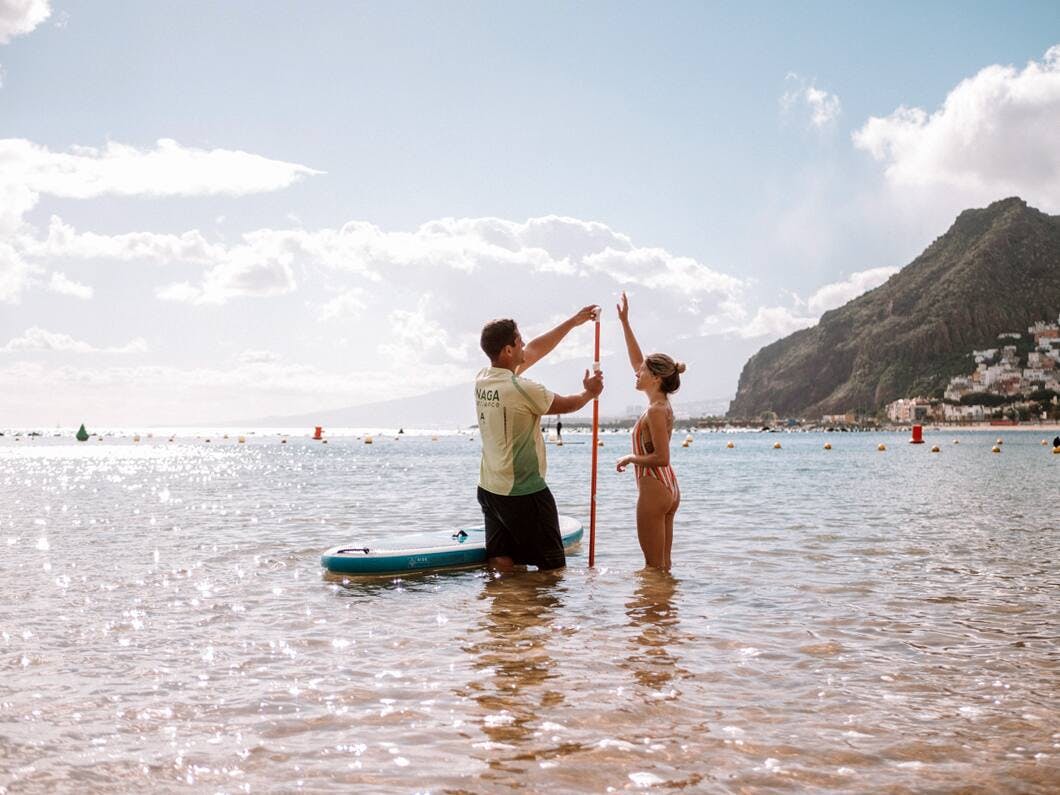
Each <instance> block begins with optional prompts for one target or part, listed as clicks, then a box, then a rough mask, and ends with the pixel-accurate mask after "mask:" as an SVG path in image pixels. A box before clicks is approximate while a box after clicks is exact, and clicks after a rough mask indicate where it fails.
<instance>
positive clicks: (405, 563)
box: [320, 516, 583, 574]
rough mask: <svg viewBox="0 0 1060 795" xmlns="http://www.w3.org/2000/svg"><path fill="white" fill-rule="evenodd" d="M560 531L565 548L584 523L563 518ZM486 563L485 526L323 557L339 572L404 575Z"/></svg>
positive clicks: (400, 538)
mask: <svg viewBox="0 0 1060 795" xmlns="http://www.w3.org/2000/svg"><path fill="white" fill-rule="evenodd" d="M559 532H560V535H561V536H562V537H563V546H564V548H565V549H569V548H570V547H572V546H574V545H575V544H577V543H578V542H579V541H581V540H582V533H583V530H582V525H581V522H579V521H578V520H577V519H574V518H572V517H570V516H561V517H559ZM485 562H486V532H485V528H484V527H468V528H464V529H463V530H457V531H456V532H455V533H417V534H416V535H407V536H397V537H395V538H388V539H382V540H379V541H371V542H366V543H365V544H363V545H359V544H357V543H356V542H355V543H351V544H344V545H343V546H340V547H334V548H333V549H329V550H328V551H327V552H325V553H324V554H323V555H321V556H320V564H321V565H322V566H323V567H324V568H325V569H327V570H328V571H329V572H333V573H335V574H400V573H402V572H409V571H419V570H422V569H447V568H460V567H464V566H477V565H482V564H484V563H485Z"/></svg>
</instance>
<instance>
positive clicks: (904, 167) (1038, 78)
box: [853, 45, 1060, 209]
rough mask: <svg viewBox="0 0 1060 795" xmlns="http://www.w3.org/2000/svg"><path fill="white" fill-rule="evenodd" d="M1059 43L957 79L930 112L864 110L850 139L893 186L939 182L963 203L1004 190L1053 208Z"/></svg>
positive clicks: (1059, 173) (1059, 121)
mask: <svg viewBox="0 0 1060 795" xmlns="http://www.w3.org/2000/svg"><path fill="white" fill-rule="evenodd" d="M1058 130H1060V45H1057V46H1054V47H1052V48H1051V49H1049V51H1048V52H1046V54H1045V57H1044V58H1043V59H1042V61H1041V62H1036V61H1031V62H1029V63H1028V64H1027V66H1026V67H1025V68H1024V69H1023V70H1018V69H1016V68H1015V67H1012V66H1000V65H992V66H987V67H986V68H984V69H981V70H980V71H979V72H978V73H977V74H975V75H974V76H972V77H970V78H967V79H965V80H963V81H961V82H960V83H959V84H958V85H957V86H956V87H954V88H953V90H951V91H950V92H949V94H948V95H947V96H946V100H945V101H944V102H943V104H942V107H940V108H939V109H938V110H936V111H935V112H933V113H930V114H929V113H928V112H927V111H925V110H923V109H921V108H909V107H905V106H902V107H899V108H898V109H897V110H895V111H894V113H892V114H891V115H890V116H886V117H882V118H881V117H875V116H874V117H871V118H870V119H869V120H868V121H867V122H865V124H864V125H863V126H862V127H861V128H860V129H859V130H857V131H855V132H854V133H853V141H854V145H855V146H856V147H858V148H859V149H863V150H864V151H866V152H868V153H869V154H870V155H872V157H873V158H875V159H876V160H878V161H880V162H882V163H885V164H886V172H885V173H886V177H887V180H888V181H889V183H891V184H892V185H894V186H898V187H910V186H916V187H926V186H940V187H944V188H948V189H958V190H960V191H962V192H963V193H964V194H965V195H966V197H967V198H966V199H965V202H964V203H965V206H968V204H971V203H973V202H979V201H990V200H993V199H997V198H1001V197H1003V196H1007V195H1011V194H1019V195H1021V196H1023V197H1024V198H1026V199H1028V200H1030V201H1032V202H1035V203H1038V204H1046V205H1048V206H1050V207H1051V208H1054V209H1055V208H1057V207H1060V135H1058V134H1057V131H1058Z"/></svg>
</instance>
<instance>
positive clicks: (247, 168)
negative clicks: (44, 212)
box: [0, 138, 323, 233]
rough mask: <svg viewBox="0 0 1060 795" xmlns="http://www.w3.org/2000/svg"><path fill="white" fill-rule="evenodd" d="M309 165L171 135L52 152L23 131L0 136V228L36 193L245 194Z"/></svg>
mask: <svg viewBox="0 0 1060 795" xmlns="http://www.w3.org/2000/svg"><path fill="white" fill-rule="evenodd" d="M320 173H323V172H320V171H316V170H314V169H311V168H309V167H307V166H302V165H298V164H297V163H286V162H283V161H280V160H270V159H268V158H265V157H262V156H261V155H254V154H250V153H248V152H241V151H235V150H229V149H197V148H194V147H187V146H182V145H181V144H179V143H177V142H176V141H173V140H171V139H168V138H163V139H160V140H159V141H157V142H156V144H155V147H154V148H153V149H137V148H136V147H133V146H128V145H126V144H120V143H116V142H113V141H112V142H109V143H108V144H107V145H106V146H105V147H103V148H102V149H94V148H90V147H84V146H78V147H73V148H72V149H71V150H70V151H69V152H52V151H51V150H49V149H48V148H47V147H45V146H41V145H39V144H35V143H33V142H32V141H27V140H25V139H22V138H5V139H0V207H3V209H0V233H3V232H4V231H10V230H14V229H17V228H18V227H19V226H20V224H21V222H22V218H23V216H24V215H25V213H26V212H27V211H28V210H30V209H32V208H33V207H34V206H36V204H37V202H38V201H39V199H40V196H41V195H49V196H60V197H63V198H70V199H89V198H93V197H96V196H104V195H114V196H211V195H229V196H243V195H246V194H249V193H261V192H265V191H273V190H279V189H281V188H286V187H288V186H289V185H291V184H293V183H295V182H297V181H298V180H300V179H302V178H303V177H306V176H310V175H314V174H320Z"/></svg>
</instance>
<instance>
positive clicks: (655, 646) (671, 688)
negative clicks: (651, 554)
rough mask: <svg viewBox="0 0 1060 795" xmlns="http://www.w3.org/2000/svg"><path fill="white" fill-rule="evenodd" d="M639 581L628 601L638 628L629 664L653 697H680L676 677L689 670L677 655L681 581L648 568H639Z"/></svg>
mask: <svg viewBox="0 0 1060 795" xmlns="http://www.w3.org/2000/svg"><path fill="white" fill-rule="evenodd" d="M635 582H636V587H635V589H634V591H633V598H632V599H630V600H629V601H628V602H626V615H627V616H629V625H630V628H631V629H633V631H634V634H633V636H632V637H631V638H630V643H629V647H630V651H629V657H628V659H627V665H628V666H629V668H630V669H631V670H632V671H633V676H634V678H635V679H636V680H637V683H638V684H639V685H641V686H642V687H644V688H647V689H648V691H649V693H650V696H651V697H660V696H663V697H667V698H677V697H678V696H679V695H680V690H679V689H677V687H676V684H675V681H674V680H675V679H677V678H679V677H681V676H683V675H686V674H687V671H683V670H681V669H680V668H679V667H678V658H677V657H676V656H675V653H676V651H677V646H678V644H679V642H680V640H681V635H680V617H679V615H678V611H677V605H676V604H675V601H674V596H675V594H676V593H677V587H678V584H679V581H678V579H677V578H676V577H674V576H673V575H672V574H670V573H669V572H666V571H660V570H657V569H651V568H645V569H642V570H641V571H638V572H637V574H636V580H635Z"/></svg>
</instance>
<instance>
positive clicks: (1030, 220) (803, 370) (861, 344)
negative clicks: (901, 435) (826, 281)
mask: <svg viewBox="0 0 1060 795" xmlns="http://www.w3.org/2000/svg"><path fill="white" fill-rule="evenodd" d="M1058 311H1060V216H1050V215H1046V214H1045V213H1042V212H1039V211H1038V210H1036V209H1034V208H1033V207H1028V206H1027V203H1026V202H1024V201H1023V200H1022V199H1019V198H1010V199H1004V200H1002V201H998V202H994V203H993V204H991V205H990V206H989V207H987V208H985V209H980V210H965V211H964V212H963V213H961V214H960V215H959V216H958V217H957V220H956V221H955V222H954V224H953V226H951V227H950V229H949V231H947V232H946V234H944V235H943V236H942V237H940V238H938V239H937V240H935V242H934V243H932V244H931V245H930V246H929V247H928V248H927V250H925V251H924V253H923V254H921V255H920V256H919V257H917V258H916V259H915V260H913V261H912V262H911V263H909V264H908V265H906V266H905V267H904V268H902V270H901V271H899V272H898V273H896V274H895V275H894V276H892V277H891V278H890V279H889V280H888V281H887V282H886V283H885V284H882V285H880V286H879V287H877V288H876V289H874V290H870V291H869V292H867V293H865V294H864V295H861V296H859V297H857V298H855V299H854V300H853V301H850V302H849V303H847V304H846V305H844V306H842V307H840V308H839V309H834V310H831V311H829V312H826V313H825V314H824V315H822V316H821V319H820V321H819V322H818V323H817V325H816V326H814V327H812V328H808V329H804V330H802V331H797V332H795V333H794V334H791V335H790V336H787V337H785V338H784V339H781V340H778V341H776V342H774V343H773V344H771V345H767V346H766V347H764V348H762V350H760V351H759V352H758V353H756V354H755V355H754V356H752V357H751V358H750V359H749V360H748V362H747V364H746V365H744V368H743V372H742V373H741V374H740V383H739V387H738V389H737V392H736V397H735V398H734V399H733V401H732V403H731V405H730V406H729V412H728V416H729V417H733V418H751V417H756V416H758V415H760V414H761V413H763V412H765V411H774V412H776V413H777V414H778V415H779V416H782V417H808V418H813V417H819V416H820V415H822V414H838V413H843V412H846V411H859V412H865V413H872V412H874V411H876V410H877V409H879V408H881V407H882V406H883V405H885V404H886V403H889V402H890V401H892V400H896V399H897V398H900V397H911V396H914V395H927V396H930V395H938V396H941V394H942V390H943V388H944V387H945V385H946V383H947V381H948V380H949V378H950V377H951V376H953V375H959V374H962V373H967V372H970V371H971V369H972V368H973V362H972V360H971V358H970V356H969V355H968V354H969V352H970V351H971V350H972V349H974V348H988V347H995V346H996V345H997V335H998V334H999V333H1002V332H1006V331H1020V332H1023V333H1026V329H1027V326H1029V325H1030V324H1031V323H1033V322H1034V321H1036V320H1041V319H1043V318H1055V317H1056V315H1057V312H1058Z"/></svg>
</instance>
